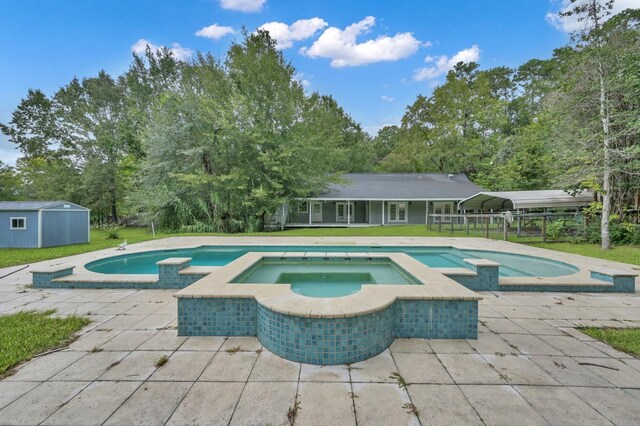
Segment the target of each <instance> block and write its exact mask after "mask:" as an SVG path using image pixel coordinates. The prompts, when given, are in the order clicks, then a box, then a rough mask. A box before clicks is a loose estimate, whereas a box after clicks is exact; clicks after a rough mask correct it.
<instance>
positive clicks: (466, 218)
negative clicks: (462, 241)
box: [464, 216, 469, 235]
mask: <svg viewBox="0 0 640 426" xmlns="http://www.w3.org/2000/svg"><path fill="white" fill-rule="evenodd" d="M464 221H465V223H466V224H467V235H469V218H468V217H466V216H465V218H464Z"/></svg>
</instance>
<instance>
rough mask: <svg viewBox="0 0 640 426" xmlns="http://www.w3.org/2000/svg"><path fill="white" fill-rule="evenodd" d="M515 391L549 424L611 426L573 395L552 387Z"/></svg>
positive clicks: (563, 389) (518, 388)
mask: <svg viewBox="0 0 640 426" xmlns="http://www.w3.org/2000/svg"><path fill="white" fill-rule="evenodd" d="M515 388H516V390H517V391H518V393H520V395H522V397H523V398H524V399H526V400H527V402H529V404H531V406H532V407H533V408H534V409H535V410H536V411H537V412H538V414H540V415H541V416H542V417H544V418H545V420H547V421H548V422H549V423H550V424H552V425H558V426H565V425H566V426H570V425H575V426H584V425H611V422H610V421H608V420H607V419H605V418H604V417H602V416H601V415H600V413H598V412H597V411H596V410H594V409H593V408H592V407H591V406H589V405H588V404H586V403H585V402H584V401H582V400H581V399H580V398H578V397H577V396H576V395H575V394H573V393H572V392H571V391H569V390H568V389H566V388H562V387H553V386H515Z"/></svg>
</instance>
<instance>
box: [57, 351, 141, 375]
mask: <svg viewBox="0 0 640 426" xmlns="http://www.w3.org/2000/svg"><path fill="white" fill-rule="evenodd" d="M128 354H129V352H124V351H122V352H107V351H104V352H95V353H88V354H87V355H86V356H85V357H83V358H80V359H79V360H78V361H76V362H74V363H73V364H71V365H70V366H68V367H67V368H65V369H64V370H62V371H61V372H59V373H58V374H56V375H55V376H53V379H52V380H85V381H88V380H96V379H97V378H98V377H100V376H102V375H103V374H104V373H105V372H106V371H107V370H109V369H110V368H113V367H115V366H116V365H118V363H119V362H120V361H121V360H122V359H123V358H124V357H125V356H127V355H128Z"/></svg>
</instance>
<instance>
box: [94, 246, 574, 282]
mask: <svg viewBox="0 0 640 426" xmlns="http://www.w3.org/2000/svg"><path fill="white" fill-rule="evenodd" d="M252 251H253V252H283V251H288V252H292V251H295V252H315V253H317V252H333V253H335V252H341V253H344V252H347V251H348V252H358V253H360V252H369V253H391V252H403V253H406V254H408V255H409V256H411V257H413V258H415V259H416V260H418V261H420V262H422V263H423V264H425V265H427V266H430V267H432V268H467V267H468V265H467V264H466V263H465V262H464V260H463V259H488V260H493V261H495V262H498V263H500V271H499V272H500V276H502V277H557V276H561V275H570V274H573V273H575V272H577V271H578V268H576V267H575V266H572V265H569V264H567V263H563V262H558V261H555V260H551V259H546V258H541V257H535V256H525V255H521V254H513V253H505V252H496V251H485V250H459V249H456V248H453V247H387V246H385V247H381V246H202V247H196V248H190V249H174V250H156V251H148V252H143V253H133V254H126V255H120V256H113V257H109V258H106V259H100V260H96V261H94V262H90V263H88V264H86V265H85V267H86V268H87V269H88V270H89V271H93V272H98V273H103V274H157V273H158V267H157V266H156V262H158V261H160V260H163V259H167V258H169V257H190V258H192V260H191V265H192V266H224V265H226V264H228V263H230V262H232V261H233V260H235V259H238V258H239V257H241V256H243V255H244V254H246V253H249V252H252Z"/></svg>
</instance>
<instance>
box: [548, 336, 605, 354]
mask: <svg viewBox="0 0 640 426" xmlns="http://www.w3.org/2000/svg"><path fill="white" fill-rule="evenodd" d="M540 338H541V339H542V340H543V341H545V342H546V343H548V344H550V345H551V346H553V347H554V348H556V349H558V350H559V351H560V352H562V353H563V354H565V355H567V356H573V357H576V356H586V357H606V356H607V354H605V353H603V352H601V351H599V350H597V349H596V348H594V347H592V346H589V345H588V344H586V343H584V342H581V341H580V340H578V339H576V338H574V337H571V336H540Z"/></svg>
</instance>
